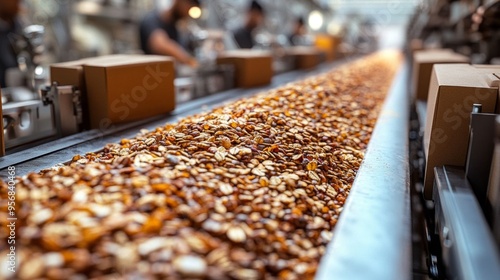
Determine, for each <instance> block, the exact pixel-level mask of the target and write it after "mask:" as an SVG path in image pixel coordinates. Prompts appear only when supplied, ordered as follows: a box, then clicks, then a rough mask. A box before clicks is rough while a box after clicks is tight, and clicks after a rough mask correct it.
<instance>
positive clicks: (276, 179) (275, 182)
mask: <svg viewBox="0 0 500 280" xmlns="http://www.w3.org/2000/svg"><path fill="white" fill-rule="evenodd" d="M269 183H270V184H271V185H273V186H277V185H279V184H281V179H280V177H277V176H272V177H271V180H269Z"/></svg>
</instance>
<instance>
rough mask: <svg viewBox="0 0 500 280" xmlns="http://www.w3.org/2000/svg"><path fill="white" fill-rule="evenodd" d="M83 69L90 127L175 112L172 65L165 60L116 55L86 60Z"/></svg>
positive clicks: (101, 127) (170, 60) (163, 57)
mask: <svg viewBox="0 0 500 280" xmlns="http://www.w3.org/2000/svg"><path fill="white" fill-rule="evenodd" d="M83 69H84V75H85V85H86V88H87V98H88V103H89V112H90V125H91V128H94V129H106V128H107V127H109V126H110V125H111V124H112V123H120V122H127V121H135V120H140V119H144V118H149V117H153V116H156V115H160V114H165V113H168V112H170V111H173V110H174V109H175V89H174V78H175V70H174V62H173V60H172V59H170V58H168V57H165V56H154V55H118V56H111V57H107V58H105V59H97V60H91V61H86V62H85V64H84V65H83Z"/></svg>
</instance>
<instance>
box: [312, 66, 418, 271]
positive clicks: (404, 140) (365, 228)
mask: <svg viewBox="0 0 500 280" xmlns="http://www.w3.org/2000/svg"><path fill="white" fill-rule="evenodd" d="M407 68H408V67H404V68H403V70H402V71H400V73H399V75H398V76H397V77H396V78H395V79H396V80H395V82H394V84H393V87H392V89H391V91H390V92H389V95H388V97H387V99H386V101H385V104H384V107H383V109H382V112H381V113H380V116H379V118H378V120H377V125H376V127H375V130H374V131H373V134H372V139H371V140H370V144H369V146H368V149H367V152H366V155H365V158H364V161H363V164H362V166H361V168H360V170H359V171H358V174H357V176H356V180H355V181H354V184H353V186H352V189H351V192H350V194H349V196H348V198H347V202H346V204H345V205H344V210H343V212H342V215H341V216H340V219H339V221H338V223H337V225H336V226H335V230H334V232H333V239H332V241H331V242H330V244H329V245H328V248H327V252H326V254H325V255H324V256H323V258H322V261H321V263H320V267H319V270H318V273H317V275H316V279H319V280H323V279H325V280H326V279H332V278H336V279H386V280H390V279H393V280H401V279H410V278H411V275H412V268H411V234H410V233H411V216H410V189H409V166H408V163H409V160H408V155H409V153H408V131H409V123H408V119H409V95H407V94H405V93H406V91H405V85H406V83H405V81H406V80H405V79H406V75H407V74H408V69H407Z"/></svg>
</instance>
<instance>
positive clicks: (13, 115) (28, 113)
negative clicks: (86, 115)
mask: <svg viewBox="0 0 500 280" xmlns="http://www.w3.org/2000/svg"><path fill="white" fill-rule="evenodd" d="M2 103H3V104H2V109H3V112H2V115H3V116H2V117H3V122H4V127H3V129H4V135H5V147H6V148H7V149H11V148H15V147H19V146H22V145H26V144H29V143H32V142H35V141H39V140H42V139H45V138H49V137H51V136H56V137H64V136H67V135H71V134H75V133H77V132H79V131H81V125H82V106H81V100H80V92H79V91H78V90H76V89H75V88H74V87H71V86H57V85H53V86H49V87H46V88H44V89H42V90H41V96H38V95H36V94H35V93H33V92H31V91H29V90H28V89H26V88H5V89H3V100H2Z"/></svg>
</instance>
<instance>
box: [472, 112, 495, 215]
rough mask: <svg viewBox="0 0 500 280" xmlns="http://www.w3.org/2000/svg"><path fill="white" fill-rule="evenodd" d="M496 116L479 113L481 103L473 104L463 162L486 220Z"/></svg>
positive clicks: (489, 209) (488, 209)
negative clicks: (466, 148)
mask: <svg viewBox="0 0 500 280" xmlns="http://www.w3.org/2000/svg"><path fill="white" fill-rule="evenodd" d="M496 116H497V115H496V114H485V113H481V105H480V104H474V106H473V111H472V114H471V119H470V130H469V148H468V152H467V161H466V164H465V175H466V176H467V179H468V180H469V182H470V184H471V186H472V188H473V190H474V193H475V194H476V197H477V200H478V201H479V204H480V205H481V208H482V209H483V211H484V212H485V215H486V216H487V219H488V220H489V215H490V212H491V205H489V203H488V201H487V191H488V180H489V178H490V170H491V159H492V155H493V149H494V134H495V133H494V132H495V118H496Z"/></svg>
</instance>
